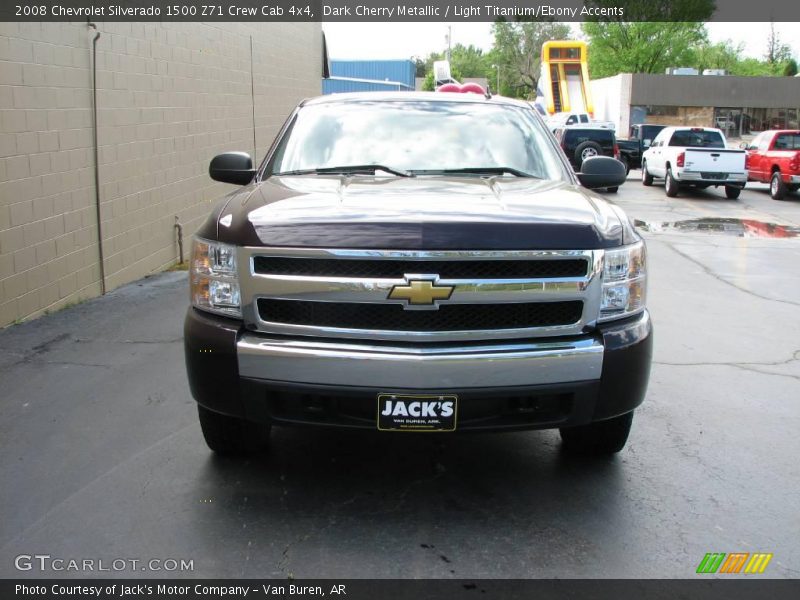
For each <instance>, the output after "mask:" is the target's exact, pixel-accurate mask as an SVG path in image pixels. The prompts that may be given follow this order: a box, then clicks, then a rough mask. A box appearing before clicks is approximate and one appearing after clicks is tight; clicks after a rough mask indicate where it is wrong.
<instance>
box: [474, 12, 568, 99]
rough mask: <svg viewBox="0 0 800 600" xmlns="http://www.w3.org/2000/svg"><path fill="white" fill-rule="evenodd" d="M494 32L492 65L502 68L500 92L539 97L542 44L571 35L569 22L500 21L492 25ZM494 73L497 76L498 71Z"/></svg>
mask: <svg viewBox="0 0 800 600" xmlns="http://www.w3.org/2000/svg"><path fill="white" fill-rule="evenodd" d="M492 33H493V34H494V48H493V49H492V52H491V53H490V54H489V56H491V59H492V62H491V64H493V65H497V66H498V67H499V68H500V93H501V94H502V95H504V96H512V97H516V98H528V99H533V98H535V97H536V88H537V86H538V84H539V75H540V73H541V64H542V45H543V44H544V43H545V42H547V41H549V40H564V39H569V38H570V37H572V31H571V29H570V27H569V25H566V24H565V23H553V22H550V21H538V22H525V21H517V22H513V23H512V22H508V21H498V22H495V23H494V24H493V25H492ZM492 74H493V75H495V77H496V71H493V73H492ZM489 81H494V80H493V79H490V80H489Z"/></svg>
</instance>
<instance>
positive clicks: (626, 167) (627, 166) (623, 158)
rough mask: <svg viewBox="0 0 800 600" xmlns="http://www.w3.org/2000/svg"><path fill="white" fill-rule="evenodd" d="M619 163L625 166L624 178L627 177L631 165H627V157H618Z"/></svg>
mask: <svg viewBox="0 0 800 600" xmlns="http://www.w3.org/2000/svg"><path fill="white" fill-rule="evenodd" d="M619 162H621V163H622V164H623V165H625V176H626V177H627V176H628V174H629V173H630V172H631V165H630V164H629V163H628V157H627V156H620V157H619Z"/></svg>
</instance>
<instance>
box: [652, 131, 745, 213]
mask: <svg viewBox="0 0 800 600" xmlns="http://www.w3.org/2000/svg"><path fill="white" fill-rule="evenodd" d="M656 177H658V178H663V179H664V184H665V185H664V188H665V190H666V193H667V196H670V197H674V196H677V195H678V191H679V190H680V189H681V188H683V187H690V186H691V187H695V188H699V189H705V188H707V187H710V186H712V185H713V186H714V187H719V186H720V185H722V186H725V195H726V196H727V197H728V198H731V199H735V198H738V197H739V194H740V193H741V192H742V189H744V186H745V184H746V182H747V170H746V168H745V152H744V150H731V149H728V147H727V142H726V140H725V136H724V135H723V134H722V132H721V131H720V130H719V129H713V128H710V127H666V128H664V129H662V130H661V132H660V133H659V134H658V135H657V136H656V139H655V140H653V143H652V144H651V145H650V148H648V149H647V150H646V151H645V153H644V154H643V155H642V183H643V184H644V185H653V179H654V178H656Z"/></svg>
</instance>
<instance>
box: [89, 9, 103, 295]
mask: <svg viewBox="0 0 800 600" xmlns="http://www.w3.org/2000/svg"><path fill="white" fill-rule="evenodd" d="M88 25H89V27H90V28H92V29H93V30H94V31H95V32H96V33H95V35H94V37H93V38H92V150H93V152H94V204H95V209H96V211H97V253H98V258H99V264H100V293H101V294H102V295H105V293H106V267H105V257H104V255H103V226H102V220H101V217H100V152H99V146H98V137H97V40H99V39H100V32H99V31H97V25H95V24H94V23H91V22H90V23H88Z"/></svg>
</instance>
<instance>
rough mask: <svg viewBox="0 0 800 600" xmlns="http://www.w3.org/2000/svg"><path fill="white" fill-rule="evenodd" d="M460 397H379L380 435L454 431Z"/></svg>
mask: <svg viewBox="0 0 800 600" xmlns="http://www.w3.org/2000/svg"><path fill="white" fill-rule="evenodd" d="M457 413H458V397H457V396H455V395H451V394H444V395H430V394H426V395H415V394H378V429H379V430H380V431H455V429H456V415H457Z"/></svg>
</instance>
